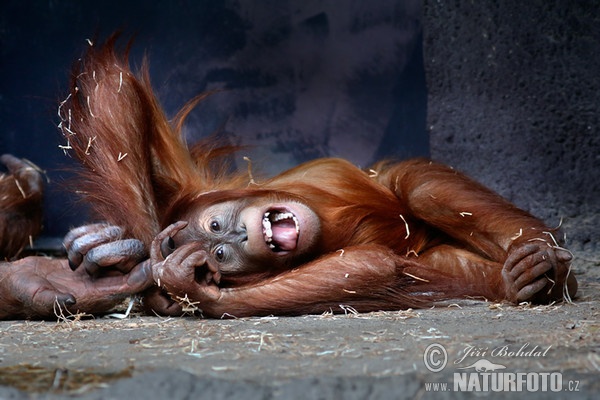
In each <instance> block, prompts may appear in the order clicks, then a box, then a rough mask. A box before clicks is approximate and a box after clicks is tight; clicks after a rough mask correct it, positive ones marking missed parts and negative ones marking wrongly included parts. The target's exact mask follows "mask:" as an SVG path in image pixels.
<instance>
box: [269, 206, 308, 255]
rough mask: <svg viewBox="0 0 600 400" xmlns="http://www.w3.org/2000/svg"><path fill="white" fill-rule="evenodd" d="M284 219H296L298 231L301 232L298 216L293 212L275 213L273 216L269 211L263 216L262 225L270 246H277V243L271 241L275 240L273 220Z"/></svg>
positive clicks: (295, 223)
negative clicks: (272, 227) (272, 226)
mask: <svg viewBox="0 0 600 400" xmlns="http://www.w3.org/2000/svg"><path fill="white" fill-rule="evenodd" d="M284 219H291V220H292V221H294V225H295V226H296V233H299V232H300V224H299V223H298V218H296V216H295V215H294V214H292V213H291V212H286V213H276V214H275V215H273V216H271V213H270V212H269V211H267V212H266V213H265V215H264V216H263V219H262V225H263V228H264V234H265V240H266V242H267V243H268V244H269V247H270V248H272V249H274V248H275V245H274V244H272V243H271V242H273V229H271V221H273V222H277V221H282V220H284Z"/></svg>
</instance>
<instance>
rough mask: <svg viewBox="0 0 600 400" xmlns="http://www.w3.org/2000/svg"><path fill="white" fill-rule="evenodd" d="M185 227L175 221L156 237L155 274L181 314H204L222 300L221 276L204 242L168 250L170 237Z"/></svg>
mask: <svg viewBox="0 0 600 400" xmlns="http://www.w3.org/2000/svg"><path fill="white" fill-rule="evenodd" d="M186 226H187V222H182V221H180V222H176V223H174V224H172V225H170V226H168V227H167V228H166V229H165V230H163V231H162V232H161V233H160V234H159V235H158V236H156V238H155V239H154V241H153V242H152V245H151V248H150V261H151V263H152V275H153V277H154V281H155V282H156V284H157V285H158V286H159V287H160V288H162V289H163V290H165V291H166V292H167V293H168V294H169V295H170V296H171V297H172V298H173V300H175V301H176V302H178V303H179V304H180V306H181V308H182V311H201V310H203V309H204V308H205V307H208V306H209V305H210V304H211V303H213V302H215V301H218V300H219V298H220V295H221V293H220V290H219V287H218V284H219V281H220V279H221V274H220V272H219V269H218V267H217V266H216V265H215V261H214V260H213V259H212V257H211V256H210V255H209V254H208V253H207V252H206V251H205V250H203V249H202V244H201V243H198V242H192V243H187V244H185V245H183V246H181V247H179V248H177V249H174V250H172V249H169V245H168V243H169V242H171V238H172V237H173V236H174V235H175V234H176V233H177V232H179V231H180V230H182V229H183V228H185V227H186ZM171 251H172V252H171ZM169 253H170V254H169Z"/></svg>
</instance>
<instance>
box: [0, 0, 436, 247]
mask: <svg viewBox="0 0 600 400" xmlns="http://www.w3.org/2000/svg"><path fill="white" fill-rule="evenodd" d="M117 29H123V30H124V32H125V35H124V36H126V37H128V36H129V35H131V34H135V35H136V40H135V47H134V51H133V60H134V64H137V65H139V64H140V62H141V58H142V55H143V54H144V52H146V53H147V55H148V57H149V60H150V66H151V75H152V79H153V83H154V86H155V88H156V91H157V93H158V94H159V97H160V100H161V102H162V103H163V105H164V107H165V108H166V110H167V113H168V114H170V115H173V114H174V112H175V111H176V110H177V109H178V107H180V106H181V105H182V104H183V103H185V101H186V100H188V99H190V98H191V97H193V96H194V95H196V94H198V93H199V92H201V91H203V90H206V89H213V88H226V89H228V90H227V91H225V92H222V93H220V94H218V95H215V96H213V97H212V98H211V99H209V100H208V101H207V102H205V103H203V104H202V105H201V106H200V107H199V109H198V110H197V111H195V112H194V113H193V114H192V116H191V117H190V119H189V124H188V128H187V131H186V133H187V135H188V136H189V139H190V140H194V138H197V137H201V136H204V135H206V134H209V133H212V132H213V131H215V130H219V131H220V132H221V133H222V136H223V137H224V138H225V139H226V140H228V141H229V142H231V143H233V144H242V145H252V146H253V147H251V148H250V149H249V150H248V151H247V152H245V153H244V154H243V155H246V156H250V157H251V158H252V159H253V161H254V165H256V166H258V167H259V168H260V169H261V170H263V171H265V172H266V173H276V172H278V171H280V170H282V169H285V168H288V167H291V166H293V165H296V164H298V163H299V162H302V161H306V160H308V159H311V158H315V157H322V156H329V155H332V156H341V157H345V158H349V159H351V160H352V161H354V162H355V163H357V164H359V165H361V166H367V165H368V164H369V163H371V162H372V161H373V160H375V159H378V158H381V157H399V158H405V157H409V156H417V155H428V152H429V150H428V137H427V134H426V128H425V119H426V89H425V77H424V70H423V60H422V47H421V39H422V29H421V2H420V1H419V0H410V1H403V0H389V1H377V2H364V1H337V0H329V1H316V2H304V1H293V0H273V1H241V2H237V1H217V0H207V1H192V0H188V1H186V0H180V1H112V0H111V1H101V2H98V1H48V0H43V1H42V0H30V1H22V0H4V1H3V2H2V3H1V5H0V153H4V152H9V153H13V154H14V155H16V156H19V157H26V158H28V159H30V160H32V161H33V162H35V163H37V164H38V165H39V166H40V167H41V168H43V169H44V170H46V171H47V177H48V180H49V181H48V184H47V198H46V219H45V234H46V235H49V236H61V235H62V234H64V232H65V231H66V230H67V229H68V228H69V227H70V226H73V225H77V224H79V223H83V222H85V218H86V217H85V215H84V214H82V212H81V207H80V206H77V207H73V205H72V201H71V200H72V199H71V198H69V197H68V196H67V194H66V193H64V191H63V190H62V186H61V184H60V182H61V181H62V180H64V179H70V175H69V173H68V172H67V171H66V170H65V167H66V168H67V169H68V167H69V159H68V158H67V157H65V156H64V155H63V152H62V151H61V150H59V148H58V144H60V143H61V140H60V138H59V135H58V131H57V129H56V128H55V126H54V125H55V123H56V122H57V117H56V107H57V104H58V102H59V101H60V99H61V98H62V96H64V88H65V87H66V82H67V81H68V73H69V72H68V71H69V67H70V65H71V63H72V62H73V60H75V59H76V58H77V57H78V56H79V55H80V54H81V53H82V51H83V49H84V48H85V46H87V42H86V39H88V38H89V39H93V40H95V39H94V38H95V37H97V38H100V39H101V38H105V37H106V36H107V35H109V34H110V33H111V32H113V31H114V30H117ZM241 157H242V155H240V160H241ZM242 163H243V161H242ZM240 166H241V167H244V165H242V164H240Z"/></svg>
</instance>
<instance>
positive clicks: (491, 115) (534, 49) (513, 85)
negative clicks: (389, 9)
mask: <svg viewBox="0 0 600 400" xmlns="http://www.w3.org/2000/svg"><path fill="white" fill-rule="evenodd" d="M423 25H424V37H425V39H424V52H425V55H424V58H425V69H426V75H427V82H428V96H429V98H428V127H429V131H430V146H431V155H432V157H433V158H434V159H437V160H440V161H443V162H446V163H448V164H450V165H452V166H454V167H455V168H457V169H459V170H462V171H464V172H467V173H468V174H469V175H471V176H473V177H475V178H476V179H478V180H480V181H482V182H483V183H485V184H487V185H488V186H490V187H492V188H493V189H495V190H497V191H498V192H500V193H501V194H502V195H504V196H505V197H507V198H508V199H510V200H511V201H513V202H514V203H516V204H517V205H518V206H520V207H522V208H525V209H527V210H529V211H530V212H532V213H533V214H535V215H537V216H539V217H541V218H543V219H544V220H545V221H547V223H548V224H549V225H550V226H556V225H558V224H559V223H560V220H561V219H563V231H564V232H565V233H566V238H567V244H569V246H570V247H571V248H572V249H573V250H575V251H579V252H581V251H585V252H588V251H597V250H598V249H599V246H598V240H599V238H600V228H599V227H598V225H599V224H600V199H599V198H600V132H599V126H600V124H599V122H600V112H599V105H600V5H599V4H598V3H597V2H594V1H569V0H559V1H553V2H548V1H544V0H534V1H526V2H523V1H517V0H510V1H499V2H495V1H494V2H492V1H468V2H467V1H460V0H443V1H440V0H426V1H425V2H424V21H423Z"/></svg>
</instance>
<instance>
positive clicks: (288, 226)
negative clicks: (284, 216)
mask: <svg viewBox="0 0 600 400" xmlns="http://www.w3.org/2000/svg"><path fill="white" fill-rule="evenodd" d="M271 230H272V231H273V242H275V244H276V245H277V246H278V247H279V248H280V249H281V250H284V251H291V250H294V249H295V248H296V242H297V241H298V233H297V232H296V224H294V222H293V221H290V220H282V221H277V222H271Z"/></svg>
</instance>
